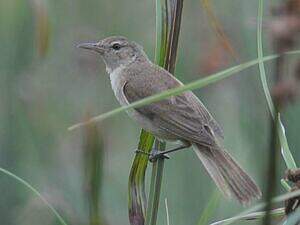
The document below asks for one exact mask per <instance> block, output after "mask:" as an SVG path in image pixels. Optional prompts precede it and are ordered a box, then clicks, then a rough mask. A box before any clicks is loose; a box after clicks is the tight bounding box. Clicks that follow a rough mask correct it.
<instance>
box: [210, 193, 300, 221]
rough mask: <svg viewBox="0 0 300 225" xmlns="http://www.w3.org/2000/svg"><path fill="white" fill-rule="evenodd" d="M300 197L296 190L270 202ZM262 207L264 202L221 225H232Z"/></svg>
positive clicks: (264, 204) (264, 205)
mask: <svg viewBox="0 0 300 225" xmlns="http://www.w3.org/2000/svg"><path fill="white" fill-rule="evenodd" d="M299 195H300V190H297V191H293V192H288V193H285V194H282V195H279V196H276V197H275V198H273V199H272V200H271V203H272V204H274V203H279V202H283V201H285V200H287V199H290V198H294V197H296V196H299ZM264 207H266V202H262V203H259V204H257V205H255V206H253V207H251V208H249V209H247V210H245V211H243V212H241V213H239V214H238V215H236V216H234V217H231V218H228V219H227V220H226V221H223V223H221V224H222V225H230V224H233V223H235V222H237V221H239V219H240V218H241V217H242V216H246V215H248V214H250V213H254V212H256V211H258V210H261V209H263V208H264ZM210 225H215V224H214V223H212V224H210Z"/></svg>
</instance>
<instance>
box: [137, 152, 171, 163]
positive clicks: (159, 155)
mask: <svg viewBox="0 0 300 225" xmlns="http://www.w3.org/2000/svg"><path fill="white" fill-rule="evenodd" d="M135 153H142V154H144V155H147V156H149V161H150V162H155V161H156V160H157V159H159V158H161V159H170V156H169V155H168V154H167V153H165V152H163V151H158V150H156V149H153V150H152V151H151V152H150V153H148V152H145V151H142V150H135Z"/></svg>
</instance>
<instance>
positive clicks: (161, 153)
mask: <svg viewBox="0 0 300 225" xmlns="http://www.w3.org/2000/svg"><path fill="white" fill-rule="evenodd" d="M190 146H191V144H190V143H183V144H182V145H180V146H178V147H176V148H172V149H169V150H165V151H158V150H156V149H153V150H152V151H151V153H150V155H149V161H150V162H154V161H155V160H156V159H158V158H160V157H163V158H167V159H169V158H170V157H169V156H168V155H167V154H168V153H171V152H176V151H179V150H182V149H185V148H189V147H190Z"/></svg>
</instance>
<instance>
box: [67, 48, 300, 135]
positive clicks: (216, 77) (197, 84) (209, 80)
mask: <svg viewBox="0 0 300 225" xmlns="http://www.w3.org/2000/svg"><path fill="white" fill-rule="evenodd" d="M285 54H286V55H297V54H300V50H295V51H289V52H286V53H285ZM278 57H279V55H278V54H273V55H269V56H265V57H263V58H262V59H260V60H259V59H254V60H251V61H248V62H245V63H242V64H239V65H237V66H233V67H230V68H228V69H225V70H222V71H220V72H217V73H214V74H212V75H209V76H207V77H205V78H203V79H199V80H196V81H194V82H191V83H189V84H186V85H184V86H181V87H178V88H173V89H170V90H167V91H164V92H162V93H160V94H156V95H153V96H150V97H147V98H144V99H142V100H139V101H136V102H133V103H131V104H129V105H127V106H123V107H119V108H117V109H114V110H112V111H109V112H106V113H103V114H101V115H99V116H95V117H93V118H91V119H90V120H89V121H86V122H82V123H77V124H75V125H73V126H71V127H69V128H68V130H74V129H77V128H79V127H82V126H85V125H87V124H90V123H95V122H98V121H102V120H104V119H107V118H110V117H112V116H115V115H117V114H119V113H121V112H125V111H126V110H129V109H132V108H138V107H141V106H144V105H148V104H150V103H153V102H157V101H160V100H162V99H166V98H168V97H171V96H173V95H179V94H181V93H182V92H185V91H188V90H194V89H198V88H202V87H205V86H207V85H209V84H213V83H215V82H218V81H220V80H223V79H225V78H227V77H230V76H232V75H234V74H236V73H238V72H241V71H243V70H245V69H247V68H250V67H252V66H255V65H256V64H258V63H259V62H260V61H263V62H266V61H270V60H273V59H276V58H278Z"/></svg>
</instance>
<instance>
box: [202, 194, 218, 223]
mask: <svg viewBox="0 0 300 225" xmlns="http://www.w3.org/2000/svg"><path fill="white" fill-rule="evenodd" d="M220 196H221V195H220V192H219V191H218V190H215V191H214V192H213V194H212V195H211V197H210V200H209V202H208V203H207V205H206V207H205V209H204V210H203V213H202V214H201V217H200V219H199V222H198V225H206V224H208V220H209V219H210V218H211V217H212V216H213V214H214V212H215V210H216V208H217V207H218V203H219V201H220Z"/></svg>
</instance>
